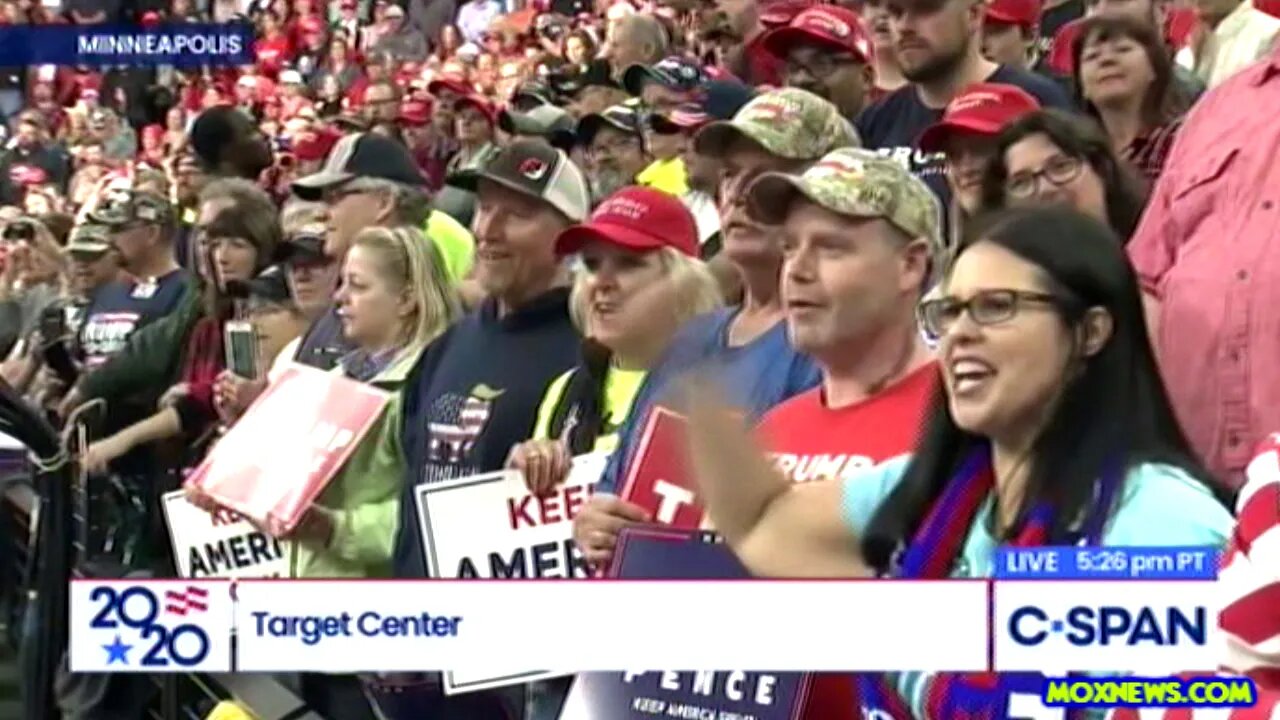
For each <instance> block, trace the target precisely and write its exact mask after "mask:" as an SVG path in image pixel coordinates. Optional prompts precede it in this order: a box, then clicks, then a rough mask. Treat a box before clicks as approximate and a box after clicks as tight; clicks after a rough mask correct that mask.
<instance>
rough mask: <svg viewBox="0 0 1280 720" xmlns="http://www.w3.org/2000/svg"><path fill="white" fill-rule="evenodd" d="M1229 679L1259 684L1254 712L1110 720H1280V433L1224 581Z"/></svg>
mask: <svg viewBox="0 0 1280 720" xmlns="http://www.w3.org/2000/svg"><path fill="white" fill-rule="evenodd" d="M1218 585H1219V586H1220V587H1221V590H1222V593H1223V603H1224V605H1223V610H1222V614H1221V616H1220V617H1219V619H1218V621H1219V624H1220V626H1221V627H1222V631H1223V635H1224V637H1225V640H1226V647H1225V655H1224V657H1223V662H1222V667H1221V668H1220V669H1221V670H1222V671H1223V672H1224V673H1230V674H1233V675H1247V676H1249V677H1251V678H1253V679H1254V681H1255V682H1257V684H1258V689H1259V698H1258V704H1257V705H1255V706H1254V707H1251V708H1202V709H1194V710H1193V709H1189V708H1176V709H1165V708H1141V709H1133V708H1123V709H1118V710H1115V711H1113V712H1112V713H1111V714H1110V716H1109V720H1280V433H1277V434H1272V435H1271V436H1270V437H1269V438H1267V440H1266V441H1265V442H1263V444H1262V446H1261V447H1260V448H1259V450H1258V453H1257V455H1256V457H1254V459H1253V461H1252V462H1251V463H1249V468H1248V472H1247V480H1246V482H1245V485H1244V487H1243V488H1241V489H1240V497H1239V499H1238V500H1237V502H1236V529H1235V533H1234V534H1233V535H1232V537H1231V543H1230V545H1229V546H1228V548H1227V552H1226V555H1225V556H1224V557H1223V565H1222V569H1221V571H1220V572H1219V573H1218Z"/></svg>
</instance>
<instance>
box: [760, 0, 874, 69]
mask: <svg viewBox="0 0 1280 720" xmlns="http://www.w3.org/2000/svg"><path fill="white" fill-rule="evenodd" d="M763 42H764V47H765V49H766V50H768V51H769V52H770V53H772V54H774V55H777V56H779V57H785V56H786V54H787V52H788V51H790V50H791V48H792V47H794V46H796V45H799V44H803V43H808V44H816V45H822V46H823V47H828V48H834V49H837V50H843V51H846V52H851V53H853V54H854V55H857V56H858V57H859V58H860V59H861V60H862V62H867V60H868V58H870V57H871V39H870V38H869V37H868V36H867V31H866V29H864V28H863V27H862V18H860V17H859V16H858V14H857V13H856V12H853V11H852V10H849V9H848V8H843V7H840V6H839V5H819V6H817V7H811V8H809V9H807V10H805V11H804V12H801V13H800V14H799V15H796V16H795V17H794V18H792V20H791V22H790V23H789V24H788V25H787V26H786V27H780V28H778V29H776V30H771V31H769V33H768V34H767V35H766V36H765V37H764V39H763Z"/></svg>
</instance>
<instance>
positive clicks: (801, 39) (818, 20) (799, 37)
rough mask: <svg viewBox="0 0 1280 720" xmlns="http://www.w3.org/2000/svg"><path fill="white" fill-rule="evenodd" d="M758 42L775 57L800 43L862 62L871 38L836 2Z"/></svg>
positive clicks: (808, 12)
mask: <svg viewBox="0 0 1280 720" xmlns="http://www.w3.org/2000/svg"><path fill="white" fill-rule="evenodd" d="M1015 1H1016V0H1015ZM762 42H763V43H764V48H765V50H768V51H769V52H770V53H771V54H773V55H776V56H778V57H786V54H787V52H788V51H789V50H791V48H792V47H794V46H796V45H799V44H803V43H811V44H816V45H821V46H823V47H827V48H834V49H836V50H843V51H846V52H851V53H853V54H854V55H857V56H858V57H859V58H860V59H861V60H862V62H864V63H865V62H867V59H868V58H870V57H871V39H870V38H869V37H867V31H866V30H865V29H864V28H863V27H862V18H860V17H859V16H858V13H856V12H853V11H852V10H849V9H848V8H844V7H841V6H839V5H819V6H817V7H811V8H809V9H807V10H805V11H804V12H802V13H800V14H799V15H796V16H795V18H793V19H792V20H791V22H790V24H788V25H787V26H786V27H780V28H778V29H776V30H770V31H769V33H768V34H767V35H765V37H764V39H763V41H762Z"/></svg>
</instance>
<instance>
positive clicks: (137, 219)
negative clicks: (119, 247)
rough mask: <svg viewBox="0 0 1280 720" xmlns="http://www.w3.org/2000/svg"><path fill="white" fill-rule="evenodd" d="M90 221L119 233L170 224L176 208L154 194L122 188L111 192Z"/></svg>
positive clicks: (91, 213) (93, 213) (90, 217)
mask: <svg viewBox="0 0 1280 720" xmlns="http://www.w3.org/2000/svg"><path fill="white" fill-rule="evenodd" d="M89 221H90V222H93V223H97V224H99V225H105V226H106V227H107V228H108V229H109V230H119V229H121V228H123V227H124V226H126V225H134V224H147V225H168V224H171V223H172V222H173V206H172V205H171V204H170V203H169V201H168V200H167V199H165V198H164V197H162V196H160V195H156V194H155V193H149V192H139V191H137V190H130V189H127V188H122V189H120V190H116V191H114V192H110V193H108V194H107V196H106V197H104V198H102V200H101V201H99V203H98V205H97V207H95V208H94V209H93V210H91V211H90V212H89Z"/></svg>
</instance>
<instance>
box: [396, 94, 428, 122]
mask: <svg viewBox="0 0 1280 720" xmlns="http://www.w3.org/2000/svg"><path fill="white" fill-rule="evenodd" d="M396 119H397V120H399V121H400V122H401V123H403V124H405V125H412V126H415V127H421V126H423V125H426V124H427V123H428V122H430V121H431V103H429V102H427V101H425V100H405V101H404V102H402V103H400V116H399V117H398V118H396Z"/></svg>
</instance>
